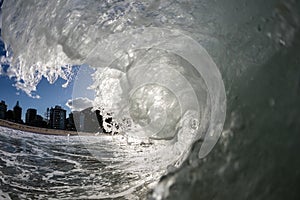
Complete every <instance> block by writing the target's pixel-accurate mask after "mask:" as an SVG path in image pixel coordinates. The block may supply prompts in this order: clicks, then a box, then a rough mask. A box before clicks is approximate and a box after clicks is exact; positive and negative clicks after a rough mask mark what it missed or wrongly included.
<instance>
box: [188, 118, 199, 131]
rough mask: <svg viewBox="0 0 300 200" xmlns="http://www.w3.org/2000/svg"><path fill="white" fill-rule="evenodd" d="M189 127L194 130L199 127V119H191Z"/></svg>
mask: <svg viewBox="0 0 300 200" xmlns="http://www.w3.org/2000/svg"><path fill="white" fill-rule="evenodd" d="M190 127H191V128H192V129H194V130H197V129H198V128H199V121H198V120H197V119H191V120H190Z"/></svg>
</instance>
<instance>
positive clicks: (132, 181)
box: [0, 127, 150, 199]
mask: <svg viewBox="0 0 300 200" xmlns="http://www.w3.org/2000/svg"><path fill="white" fill-rule="evenodd" d="M0 130H1V131H0V132H1V133H0V143H1V145H0V154H1V165H0V173H1V182H0V184H1V187H0V189H1V191H0V197H1V199H102V198H106V197H108V196H111V197H113V198H115V199H124V198H125V199H135V198H137V196H136V195H134V193H136V192H138V189H139V192H138V193H143V192H142V191H143V187H144V186H145V185H147V183H149V180H150V178H149V177H142V175H146V174H145V173H144V174H139V171H138V170H132V171H129V170H121V166H120V165H121V160H114V158H116V157H117V156H116V154H117V153H118V150H116V147H118V148H122V142H121V141H122V140H120V141H119V143H118V142H117V141H118V138H116V137H114V138H112V137H111V136H101V138H100V137H99V136H98V137H93V136H88V138H83V137H81V138H80V137H79V136H71V137H68V136H51V135H50V136H47V135H40V134H34V133H28V132H22V131H16V130H13V129H9V128H4V127H1V128H0ZM123 142H124V141H123ZM125 143H126V142H125ZM84 144H85V145H88V146H89V148H90V149H93V150H95V151H97V153H98V157H97V158H98V159H97V158H95V156H94V155H92V154H91V152H90V151H89V150H88V149H87V148H86V147H85V145H84ZM126 144H127V143H126ZM144 148H146V149H147V147H141V149H140V151H142V150H143V149H144ZM128 150H130V149H128ZM148 150H149V149H148ZM118 156H119V155H118ZM124 163H125V161H124ZM124 163H122V164H123V165H124ZM116 168H117V169H116ZM147 179H148V181H147ZM144 193H145V191H144ZM144 195H145V194H144Z"/></svg>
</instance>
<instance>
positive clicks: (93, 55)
mask: <svg viewBox="0 0 300 200" xmlns="http://www.w3.org/2000/svg"><path fill="white" fill-rule="evenodd" d="M299 13H300V5H299V1H295V0H287V1H275V0H268V1H264V2H261V1H259V0H255V1H251V2H249V1H246V0H245V1H243V0H241V1H237V0H228V1H221V0H220V1H198V0H178V1H160V0H151V1H127V0H106V1H96V0H95V1H71V0H70V1H67V0H66V1H57V2H55V1H17V0H15V1H14V0H10V1H6V0H4V3H3V6H2V37H3V40H4V42H5V44H6V48H7V50H8V55H7V57H5V58H2V59H1V62H2V63H9V64H10V67H9V68H8V69H7V71H6V72H1V74H4V75H8V76H11V77H16V81H17V84H16V87H17V88H19V89H21V90H23V91H25V92H26V93H27V94H28V95H31V96H32V97H33V98H38V96H36V95H34V94H35V93H34V91H35V89H36V86H37V84H38V83H39V81H40V80H41V78H42V76H44V77H46V78H47V79H48V81H49V82H51V83H52V82H54V81H55V80H56V79H57V78H58V77H61V78H63V79H65V80H67V83H68V82H69V81H71V80H72V78H74V77H73V74H72V67H71V66H72V65H74V64H85V65H89V66H90V67H91V68H93V70H92V72H91V71H90V70H85V68H84V67H82V68H81V71H80V73H81V75H82V77H79V78H77V79H75V87H74V92H73V100H74V101H73V103H74V102H77V103H78V104H79V103H80V102H84V103H85V105H88V106H93V107H95V108H101V109H103V112H104V114H105V113H107V112H112V113H114V114H115V115H114V116H113V119H114V120H115V121H114V122H115V124H118V125H122V123H121V122H124V121H125V122H128V123H124V124H125V125H124V124H123V126H121V127H122V132H123V134H120V135H116V136H115V137H113V136H100V137H97V133H95V134H96V135H95V136H92V137H85V136H84V135H81V136H78V137H70V138H67V137H50V136H42V135H38V136H36V135H34V136H33V135H32V134H30V133H22V132H17V131H13V130H10V129H6V128H1V146H0V148H1V154H3V156H2V155H1V160H2V161H1V162H2V163H1V173H2V174H3V176H1V177H4V178H1V179H0V180H1V191H2V193H3V194H1V195H2V196H3V198H4V196H11V198H15V199H26V198H27V199H28V198H32V199H39V198H40V199H44V198H53V199H76V198H77V199H86V198H87V199H88V198H91V199H100V198H108V199H113V198H119V199H154V200H162V199H179V200H182V199H195V200H198V199H204V200H210V199H222V200H224V199H230V200H231V199H255V200H260V199H278V200H279V199H299V196H300V194H299V192H298V190H299V189H298V188H300V186H299V182H300V170H299V169H300V159H299V147H300V135H299V133H300V126H299V125H300V121H299V119H300V109H299V102H300V92H299V91H300V70H299V63H300V60H299V51H300V33H299V26H300V22H299V20H300V19H299ZM62 66H63V67H62ZM199 66H200V67H199ZM201 66H202V68H201ZM203 66H206V67H203ZM207 66H209V67H207ZM86 71H87V72H88V73H87V74H86V73H85V72H86ZM87 80H88V81H87ZM86 82H89V84H87V83H86ZM82 85H84V86H86V88H82V87H81V86H82ZM63 86H64V87H65V86H67V84H66V85H63ZM88 88H89V89H88ZM85 90H92V91H93V92H92V94H90V93H88V92H86V91H85ZM82 91H83V92H82ZM82 94H84V95H82ZM225 95H226V98H225ZM75 105H76V104H75V103H74V104H72V106H74V107H73V109H76V107H75ZM80 106H81V105H78V107H80ZM177 108H180V109H177ZM225 113H226V115H225ZM224 120H225V121H224ZM80 123H81V122H80V121H79V126H80ZM223 124H224V126H223ZM126 126H128V127H126ZM115 127H116V126H115ZM115 127H113V128H115ZM27 138H28V139H27ZM207 138H209V139H208V140H206V139H207ZM2 144H3V145H2ZM203 147H205V148H204V149H205V150H207V151H203V150H202V149H203ZM203 152H205V153H203ZM41 157H42V158H41ZM22 159H23V160H22ZM34 165H36V166H40V168H36V167H33V166H34ZM61 165H62V166H61ZM16 174H21V175H19V176H15V175H16ZM32 174H34V176H33V175H32ZM17 177H18V178H17ZM34 177H39V178H38V179H40V180H39V181H31V180H35V179H34ZM37 182H38V183H40V184H38V185H35V184H36V183H37ZM14 195H15V196H14ZM18 195H19V196H18ZM22 195H23V196H22ZM24 195H25V196H24ZM26 195H27V196H26ZM39 195H40V196H39Z"/></svg>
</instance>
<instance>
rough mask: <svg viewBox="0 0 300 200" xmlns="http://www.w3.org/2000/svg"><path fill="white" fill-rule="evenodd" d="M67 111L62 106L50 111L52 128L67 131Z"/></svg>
mask: <svg viewBox="0 0 300 200" xmlns="http://www.w3.org/2000/svg"><path fill="white" fill-rule="evenodd" d="M65 122H66V110H64V109H62V108H61V107H60V106H55V107H54V108H51V109H50V128H53V129H61V130H65V129H66V123H65Z"/></svg>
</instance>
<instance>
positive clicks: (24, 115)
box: [0, 99, 73, 123]
mask: <svg viewBox="0 0 300 200" xmlns="http://www.w3.org/2000/svg"><path fill="white" fill-rule="evenodd" d="M0 102H1V103H2V102H4V103H5V104H6V106H7V111H9V110H12V111H13V110H14V107H15V106H16V105H18V106H20V107H21V108H22V116H21V119H22V120H23V122H24V123H25V121H26V113H27V111H28V110H32V109H33V110H36V111H37V113H36V115H40V116H42V117H43V119H47V116H46V112H47V109H48V108H49V109H51V108H56V107H61V108H62V109H64V107H62V106H60V105H51V106H48V107H46V108H45V112H43V113H39V112H38V110H37V108H35V107H34V106H32V107H27V108H24V107H23V106H22V105H21V101H19V100H16V103H15V104H14V105H11V106H9V105H8V104H7V102H6V101H5V100H3V99H0ZM64 110H65V111H66V116H68V115H69V114H71V113H73V112H72V111H71V110H70V109H68V110H69V112H67V110H66V109H64Z"/></svg>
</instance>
